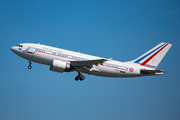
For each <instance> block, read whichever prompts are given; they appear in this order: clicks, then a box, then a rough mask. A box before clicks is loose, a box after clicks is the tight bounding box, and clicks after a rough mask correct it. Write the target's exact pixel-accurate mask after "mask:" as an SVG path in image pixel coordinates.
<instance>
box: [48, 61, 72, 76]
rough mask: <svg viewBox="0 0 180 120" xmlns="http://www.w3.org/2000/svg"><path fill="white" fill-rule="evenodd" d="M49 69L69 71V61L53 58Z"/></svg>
mask: <svg viewBox="0 0 180 120" xmlns="http://www.w3.org/2000/svg"><path fill="white" fill-rule="evenodd" d="M50 70H51V71H55V72H61V73H63V72H69V71H71V66H70V63H68V62H64V61H60V60H53V61H52V63H51V67H50Z"/></svg>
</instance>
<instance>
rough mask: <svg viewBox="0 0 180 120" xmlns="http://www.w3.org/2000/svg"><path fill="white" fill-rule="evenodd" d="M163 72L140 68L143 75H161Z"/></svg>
mask: <svg viewBox="0 0 180 120" xmlns="http://www.w3.org/2000/svg"><path fill="white" fill-rule="evenodd" d="M164 72H166V71H164V70H141V74H144V75H162V74H163V73H164Z"/></svg>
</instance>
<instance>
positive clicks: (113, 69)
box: [11, 43, 153, 77]
mask: <svg viewBox="0 0 180 120" xmlns="http://www.w3.org/2000/svg"><path fill="white" fill-rule="evenodd" d="M21 45H22V46H13V47H12V48H11V50H12V51H13V52H14V53H15V54H17V55H18V56H20V57H22V58H25V59H27V60H30V61H33V62H37V63H41V64H45V65H49V66H51V63H52V61H53V60H60V61H64V62H69V63H71V61H83V60H96V59H102V58H101V57H96V56H92V55H87V54H83V53H79V52H73V51H69V50H64V49H59V48H55V47H50V46H46V45H41V44H32V43H23V44H21ZM142 69H148V70H151V69H152V70H153V68H149V67H146V66H141V65H139V64H137V63H132V62H119V61H115V60H111V59H109V60H108V61H106V62H104V63H103V64H97V65H93V68H92V69H91V70H88V69H81V72H83V73H87V74H92V75H97V76H104V77H138V76H144V75H143V74H141V72H140V70H142ZM72 71H79V69H78V68H76V69H73V70H72Z"/></svg>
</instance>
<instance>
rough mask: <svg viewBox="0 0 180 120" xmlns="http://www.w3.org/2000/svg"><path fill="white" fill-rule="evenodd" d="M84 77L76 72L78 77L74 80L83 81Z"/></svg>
mask: <svg viewBox="0 0 180 120" xmlns="http://www.w3.org/2000/svg"><path fill="white" fill-rule="evenodd" d="M84 79H85V77H84V76H83V75H82V74H81V72H78V75H77V76H76V77H75V80H76V81H78V80H80V81H83V80H84Z"/></svg>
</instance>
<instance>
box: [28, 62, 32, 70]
mask: <svg viewBox="0 0 180 120" xmlns="http://www.w3.org/2000/svg"><path fill="white" fill-rule="evenodd" d="M28 62H29V66H28V69H31V68H32V66H31V61H30V60H29V61H28Z"/></svg>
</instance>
